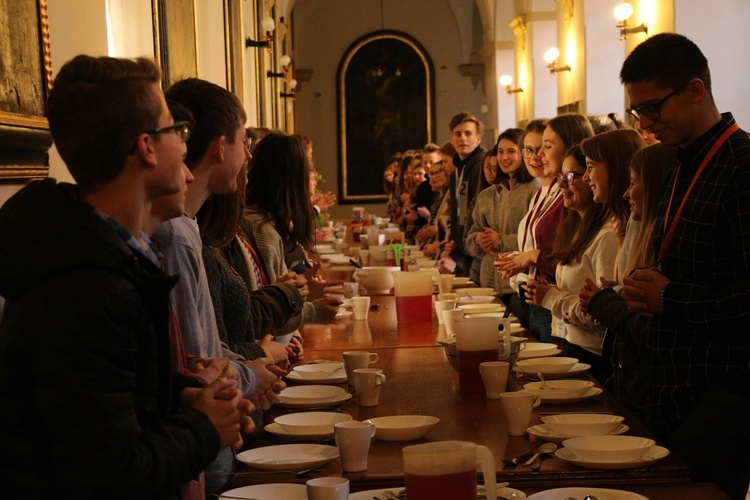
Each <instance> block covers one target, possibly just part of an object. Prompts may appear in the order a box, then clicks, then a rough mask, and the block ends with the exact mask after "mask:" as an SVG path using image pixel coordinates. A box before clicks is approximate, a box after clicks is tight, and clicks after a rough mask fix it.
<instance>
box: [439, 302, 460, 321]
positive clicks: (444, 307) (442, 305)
mask: <svg viewBox="0 0 750 500" xmlns="http://www.w3.org/2000/svg"><path fill="white" fill-rule="evenodd" d="M455 307H456V301H455V300H436V301H435V316H437V319H438V324H440V325H444V324H445V318H444V317H443V311H448V310H451V309H454V308H455Z"/></svg>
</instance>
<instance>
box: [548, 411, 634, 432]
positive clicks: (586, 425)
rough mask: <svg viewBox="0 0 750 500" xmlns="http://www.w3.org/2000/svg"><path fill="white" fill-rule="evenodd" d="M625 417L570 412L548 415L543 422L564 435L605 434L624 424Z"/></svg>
mask: <svg viewBox="0 0 750 500" xmlns="http://www.w3.org/2000/svg"><path fill="white" fill-rule="evenodd" d="M623 420H625V418H624V417H619V416H617V415H597V414H595V413H569V414H565V415H548V416H546V417H542V422H544V423H545V425H547V427H549V428H550V429H552V430H553V431H555V432H556V433H558V434H560V435H563V436H603V435H605V434H609V433H610V432H612V431H614V430H615V429H616V428H617V426H619V425H620V424H622V421H623Z"/></svg>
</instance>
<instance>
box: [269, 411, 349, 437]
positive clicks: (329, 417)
mask: <svg viewBox="0 0 750 500" xmlns="http://www.w3.org/2000/svg"><path fill="white" fill-rule="evenodd" d="M351 419H352V416H351V415H349V414H347V413H340V412H333V411H308V412H299V413H289V414H288V415H282V416H280V417H276V418H275V419H274V420H273V421H274V422H276V423H277V424H279V425H280V426H281V428H282V429H284V430H285V431H286V432H288V433H289V434H300V435H306V436H310V435H314V434H332V433H333V425H334V424H338V423H339V422H348V421H350V420H351Z"/></svg>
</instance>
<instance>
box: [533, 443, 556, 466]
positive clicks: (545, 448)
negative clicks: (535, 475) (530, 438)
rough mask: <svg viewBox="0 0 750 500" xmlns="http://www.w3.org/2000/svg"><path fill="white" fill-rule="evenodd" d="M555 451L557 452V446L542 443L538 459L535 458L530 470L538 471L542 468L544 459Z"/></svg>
mask: <svg viewBox="0 0 750 500" xmlns="http://www.w3.org/2000/svg"><path fill="white" fill-rule="evenodd" d="M555 450H557V445H556V444H555V443H544V444H543V445H542V446H540V447H539V458H537V459H536V462H534V463H533V464H532V465H531V470H533V471H537V470H539V469H540V468H541V467H542V462H544V459H545V458H547V456H548V455H550V454H551V453H554V452H555Z"/></svg>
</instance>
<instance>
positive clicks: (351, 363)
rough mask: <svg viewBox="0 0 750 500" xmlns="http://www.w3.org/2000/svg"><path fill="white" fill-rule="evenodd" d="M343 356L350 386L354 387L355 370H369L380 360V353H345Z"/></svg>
mask: <svg viewBox="0 0 750 500" xmlns="http://www.w3.org/2000/svg"><path fill="white" fill-rule="evenodd" d="M342 356H343V357H344V370H346V376H347V378H348V379H349V385H354V370H356V369H357V368H367V367H368V366H370V365H371V364H373V363H377V362H378V359H379V356H378V353H376V352H367V351H345V352H344V353H343V355H342Z"/></svg>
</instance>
